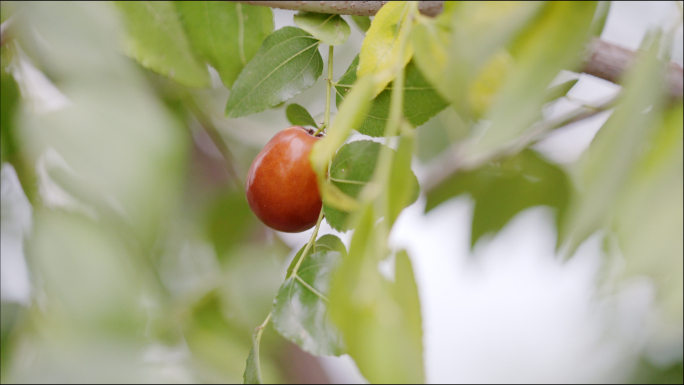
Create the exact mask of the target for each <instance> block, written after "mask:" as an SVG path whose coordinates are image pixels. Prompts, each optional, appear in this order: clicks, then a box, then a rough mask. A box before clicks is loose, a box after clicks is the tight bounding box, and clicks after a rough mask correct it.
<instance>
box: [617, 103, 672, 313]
mask: <svg viewBox="0 0 684 385" xmlns="http://www.w3.org/2000/svg"><path fill="white" fill-rule="evenodd" d="M682 127H684V119H683V118H682V106H681V104H680V105H679V106H677V107H674V108H672V109H671V110H669V111H668V112H667V113H666V115H665V117H664V120H663V122H662V123H661V124H659V125H658V126H656V127H653V128H652V131H653V132H652V133H651V134H650V135H649V136H650V140H649V141H648V145H647V146H646V148H645V149H644V148H643V146H639V147H640V148H641V149H643V150H642V151H643V152H641V151H640V152H637V153H636V154H635V155H637V154H638V155H637V156H638V159H637V160H636V163H635V165H634V168H633V171H632V172H630V174H629V175H628V180H627V181H626V182H625V184H624V185H623V187H621V188H620V189H619V190H618V191H616V193H618V194H619V196H620V198H619V199H618V201H617V204H616V206H615V220H614V228H615V230H616V232H617V235H618V240H619V244H620V250H621V251H622V253H623V255H624V257H625V261H626V265H625V274H626V275H627V276H634V275H648V276H650V277H651V278H653V280H654V282H655V284H656V285H657V289H658V292H657V298H658V300H659V303H660V304H661V306H662V308H663V309H664V310H665V312H664V313H665V315H666V317H667V319H668V321H670V322H672V323H673V324H674V325H678V324H681V323H682V306H683V305H682V304H683V303H684V297H683V296H684V245H683V244H682V234H684V216H683V213H684V202H683V201H682V196H683V195H684V176H683V175H684V167H683V164H684V156H683V149H682V142H683V141H684V136H683V135H682ZM644 150H645V151H644Z"/></svg>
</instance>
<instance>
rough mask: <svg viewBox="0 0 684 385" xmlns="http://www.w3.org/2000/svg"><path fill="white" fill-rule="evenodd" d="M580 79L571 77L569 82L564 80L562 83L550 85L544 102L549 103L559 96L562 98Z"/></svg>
mask: <svg viewBox="0 0 684 385" xmlns="http://www.w3.org/2000/svg"><path fill="white" fill-rule="evenodd" d="M577 81H579V78H578V79H570V80H568V81H567V82H563V83H561V84H558V85H555V86H553V87H550V88H548V89H547V90H546V97H545V98H544V103H548V102H551V101H554V100H556V99H558V98H561V97H563V96H565V95H567V94H568V92H570V90H571V89H572V87H574V86H575V84H577Z"/></svg>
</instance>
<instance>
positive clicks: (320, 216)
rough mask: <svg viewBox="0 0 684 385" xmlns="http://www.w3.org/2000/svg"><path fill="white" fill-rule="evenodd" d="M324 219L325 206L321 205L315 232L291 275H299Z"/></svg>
mask: <svg viewBox="0 0 684 385" xmlns="http://www.w3.org/2000/svg"><path fill="white" fill-rule="evenodd" d="M322 220H323V207H321V213H320V214H318V221H316V227H314V231H313V233H311V238H309V243H307V244H306V247H305V248H304V251H303V252H302V256H301V257H299V261H297V264H296V265H295V267H294V269H292V274H290V276H291V277H293V276H296V275H297V271H298V270H299V266H301V264H302V262H303V261H304V258H306V254H307V253H308V252H309V250H310V249H311V246H312V245H313V244H314V242H316V236H318V229H319V228H320V227H321V221H322Z"/></svg>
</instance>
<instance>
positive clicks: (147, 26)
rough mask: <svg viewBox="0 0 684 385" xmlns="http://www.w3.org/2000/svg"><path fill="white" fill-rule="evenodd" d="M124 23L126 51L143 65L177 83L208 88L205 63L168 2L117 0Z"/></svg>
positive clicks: (171, 4) (208, 80) (174, 9)
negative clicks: (195, 51) (196, 53)
mask: <svg viewBox="0 0 684 385" xmlns="http://www.w3.org/2000/svg"><path fill="white" fill-rule="evenodd" d="M116 4H117V5H118V7H119V9H121V11H122V14H123V17H124V18H123V19H124V24H125V26H126V32H127V36H126V52H127V53H128V55H129V56H132V57H133V58H134V59H135V60H137V61H138V62H139V63H140V64H142V66H143V67H145V68H148V69H150V70H152V71H154V72H157V73H159V74H160V75H163V76H166V77H168V78H171V79H173V80H175V81H176V82H178V83H180V84H182V85H185V86H189V87H196V88H203V87H209V86H210V85H211V78H210V77H209V71H208V70H207V66H206V65H204V64H203V63H201V62H200V61H199V60H198V59H197V58H196V57H195V55H194V53H193V51H192V49H191V47H190V42H189V41H188V38H187V36H186V34H185V31H184V30H183V26H182V24H181V22H180V20H179V17H178V13H177V12H176V8H175V7H174V5H173V3H172V2H170V1H140V2H128V1H117V2H116Z"/></svg>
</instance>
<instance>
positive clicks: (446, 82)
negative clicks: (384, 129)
mask: <svg viewBox="0 0 684 385" xmlns="http://www.w3.org/2000/svg"><path fill="white" fill-rule="evenodd" d="M544 6H545V5H544V3H543V2H462V3H458V4H456V5H454V6H453V7H452V8H451V9H450V10H449V12H445V14H444V16H440V17H438V18H437V19H427V18H423V19H420V21H421V23H420V25H418V26H416V28H415V31H414V32H413V44H414V46H415V48H416V63H417V65H418V67H419V68H420V70H421V72H422V73H423V74H424V75H425V76H426V77H428V79H429V80H430V82H431V83H432V85H433V86H435V88H436V89H437V91H439V92H440V94H441V95H442V96H443V97H444V98H445V99H446V100H449V101H451V102H452V103H453V104H454V106H455V107H456V110H457V111H458V112H459V113H460V114H462V115H463V116H466V117H468V116H469V115H470V107H469V104H468V97H469V95H468V93H469V92H470V91H471V84H472V83H473V82H474V81H475V80H476V79H478V78H480V77H481V76H482V72H483V71H485V72H487V71H488V72H489V74H485V78H489V77H492V76H493V77H494V78H500V77H501V76H502V75H500V74H499V72H502V73H505V72H506V71H504V69H505V68H498V66H496V65H494V66H492V65H490V66H485V64H487V63H488V62H490V63H491V62H492V60H491V57H492V55H494V54H498V53H501V52H502V50H504V49H506V47H507V46H508V45H509V44H510V43H511V42H513V41H514V40H515V39H516V38H517V36H518V35H519V33H520V32H521V31H523V30H524V29H525V27H527V25H528V24H529V23H530V21H531V20H534V18H535V17H536V15H537V14H538V13H539V12H540V10H541V9H543V8H544ZM496 62H497V61H493V63H496ZM495 83H498V81H496V82H495ZM494 88H498V85H496V84H495V87H494Z"/></svg>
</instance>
